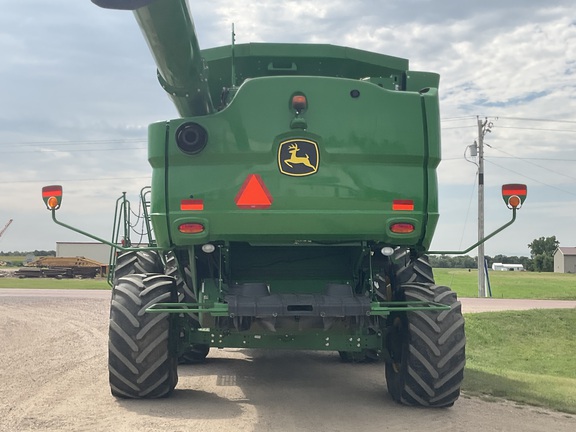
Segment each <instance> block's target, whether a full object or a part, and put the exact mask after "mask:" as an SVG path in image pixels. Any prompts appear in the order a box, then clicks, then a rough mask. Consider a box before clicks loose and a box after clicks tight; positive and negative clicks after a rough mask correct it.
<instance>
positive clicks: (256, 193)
mask: <svg viewBox="0 0 576 432" xmlns="http://www.w3.org/2000/svg"><path fill="white" fill-rule="evenodd" d="M272 201H273V200H272V195H271V194H270V191H269V190H268V188H267V187H266V185H265V184H264V181H263V180H262V177H260V176H259V175H258V174H249V175H248V177H246V180H245V181H244V183H243V184H242V187H241V188H240V191H239V192H238V194H237V195H236V198H235V199H234V202H235V203H236V205H237V206H238V207H239V208H241V209H267V208H269V207H270V206H271V205H272Z"/></svg>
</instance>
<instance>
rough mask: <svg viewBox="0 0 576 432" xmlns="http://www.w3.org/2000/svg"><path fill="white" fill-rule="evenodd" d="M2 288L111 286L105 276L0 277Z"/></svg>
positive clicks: (104, 288) (101, 287) (98, 288)
mask: <svg viewBox="0 0 576 432" xmlns="http://www.w3.org/2000/svg"><path fill="white" fill-rule="evenodd" d="M0 288H33V289H85V290H92V289H96V290H106V289H110V286H109V285H108V283H107V282H106V279H104V278H95V279H53V278H24V279H18V278H13V277H3V278H0Z"/></svg>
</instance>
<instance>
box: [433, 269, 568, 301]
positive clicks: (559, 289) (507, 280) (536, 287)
mask: <svg viewBox="0 0 576 432" xmlns="http://www.w3.org/2000/svg"><path fill="white" fill-rule="evenodd" d="M489 276H490V284H491V287H492V296H493V297H495V298H511V299H521V298H529V299H550V300H552V299H554V300H576V274H568V273H535V272H501V271H490V272H489ZM434 277H435V279H436V283H437V284H439V285H447V286H449V287H451V288H452V289H453V290H454V291H456V293H457V294H458V296H459V297H478V272H477V270H476V269H472V270H471V271H468V270H467V269H447V268H437V269H434Z"/></svg>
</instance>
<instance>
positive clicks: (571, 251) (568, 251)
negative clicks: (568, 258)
mask: <svg viewBox="0 0 576 432" xmlns="http://www.w3.org/2000/svg"><path fill="white" fill-rule="evenodd" d="M558 250H559V251H560V252H562V255H576V247H559V248H558Z"/></svg>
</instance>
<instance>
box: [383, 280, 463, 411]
mask: <svg viewBox="0 0 576 432" xmlns="http://www.w3.org/2000/svg"><path fill="white" fill-rule="evenodd" d="M401 290H402V292H403V297H404V299H405V300H408V301H410V300H423V301H433V302H437V303H442V304H445V305H449V306H450V309H449V310H446V311H414V312H407V313H406V312H405V313H394V314H391V315H390V316H389V318H388V321H387V339H386V345H387V350H388V352H389V354H390V356H391V361H388V362H387V363H386V384H387V386H388V392H389V393H390V395H391V396H392V399H394V400H395V401H396V402H399V403H401V404H404V405H415V406H426V407H449V406H452V405H453V404H454V402H455V401H456V400H457V399H458V397H459V395H460V386H461V383H462V380H463V378H464V366H465V363H466V356H465V345H466V337H465V333H464V317H463V316H462V307H461V304H460V302H459V301H458V300H457V297H456V293H454V292H453V291H452V290H450V288H448V287H445V286H438V285H433V284H424V283H412V284H405V285H403V286H402V287H401Z"/></svg>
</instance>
